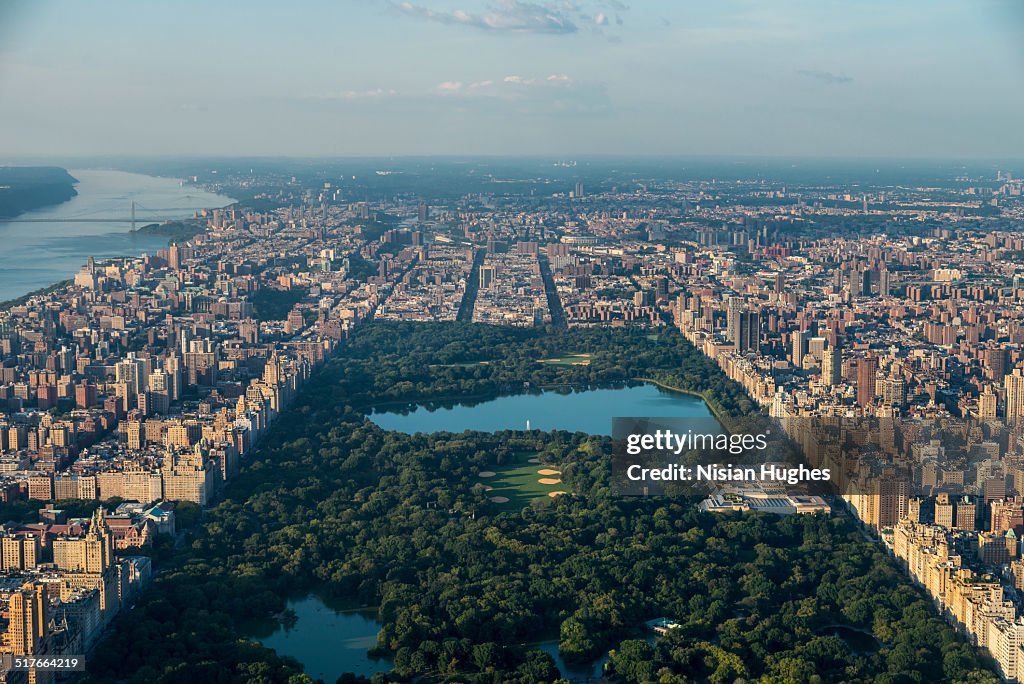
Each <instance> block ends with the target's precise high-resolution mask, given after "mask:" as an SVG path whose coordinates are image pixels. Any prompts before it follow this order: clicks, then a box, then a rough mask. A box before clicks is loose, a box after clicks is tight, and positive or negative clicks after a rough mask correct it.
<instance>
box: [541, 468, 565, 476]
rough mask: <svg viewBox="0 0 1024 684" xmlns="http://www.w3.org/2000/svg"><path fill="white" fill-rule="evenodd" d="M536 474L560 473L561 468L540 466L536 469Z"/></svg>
mask: <svg viewBox="0 0 1024 684" xmlns="http://www.w3.org/2000/svg"><path fill="white" fill-rule="evenodd" d="M537 474H538V475H561V474H562V471H561V470H552V469H551V468H541V469H540V470H538V471H537Z"/></svg>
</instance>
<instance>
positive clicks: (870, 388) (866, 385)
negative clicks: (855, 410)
mask: <svg viewBox="0 0 1024 684" xmlns="http://www.w3.org/2000/svg"><path fill="white" fill-rule="evenodd" d="M877 375H878V359H877V358H876V357H874V356H866V357H864V358H862V359H860V360H859V361H858V362H857V404H858V405H859V406H861V407H862V408H863V407H865V406H868V405H869V404H871V403H872V402H873V401H874V400H875V381H876V376H877Z"/></svg>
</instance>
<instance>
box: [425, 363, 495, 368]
mask: <svg viewBox="0 0 1024 684" xmlns="http://www.w3.org/2000/svg"><path fill="white" fill-rule="evenodd" d="M489 363H491V362H490V361H467V362H466V363H432V364H430V367H431V368H473V367H475V366H486V365H487V364H489Z"/></svg>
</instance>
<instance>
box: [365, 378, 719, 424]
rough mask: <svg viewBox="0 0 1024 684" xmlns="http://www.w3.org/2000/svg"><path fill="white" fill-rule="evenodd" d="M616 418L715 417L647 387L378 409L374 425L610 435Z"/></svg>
mask: <svg viewBox="0 0 1024 684" xmlns="http://www.w3.org/2000/svg"><path fill="white" fill-rule="evenodd" d="M616 416H648V417H652V418H654V417H657V418H665V417H681V418H712V417H713V415H712V413H711V411H710V409H708V406H707V404H705V403H704V400H703V399H701V398H700V397H695V396H691V395H689V394H681V393H679V392H671V391H669V390H664V389H662V388H660V387H658V386H657V385H652V384H649V383H644V384H638V385H633V386H627V387H616V388H606V389H591V390H578V391H574V392H556V391H552V390H548V391H544V392H535V393H532V394H514V395H509V396H502V397H497V398H495V399H489V400H486V401H480V402H476V403H449V404H426V405H423V406H416V407H414V408H413V409H412V410H411V411H410V410H404V409H391V408H388V409H379V410H377V411H374V412H373V413H372V414H371V415H370V416H369V418H370V420H372V421H373V422H374V423H376V424H377V425H379V426H380V427H382V428H384V429H385V430H395V431H398V432H405V433H407V434H415V433H417V432H444V431H447V432H462V431H463V430H477V431H480V432H497V431H499V430H525V429H526V421H530V428H531V429H534V430H568V431H570V432H586V433H588V434H592V435H611V431H612V418H614V417H616Z"/></svg>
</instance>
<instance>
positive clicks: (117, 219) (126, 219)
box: [0, 201, 186, 232]
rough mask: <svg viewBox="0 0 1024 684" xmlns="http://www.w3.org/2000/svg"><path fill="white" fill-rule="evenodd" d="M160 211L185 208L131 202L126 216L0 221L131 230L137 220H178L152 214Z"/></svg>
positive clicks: (155, 221)
mask: <svg viewBox="0 0 1024 684" xmlns="http://www.w3.org/2000/svg"><path fill="white" fill-rule="evenodd" d="M136 209H138V210H139V211H142V212H146V214H145V215H144V216H136ZM161 211H173V212H175V213H176V214H178V215H180V214H181V212H182V211H186V209H184V208H182V207H162V208H156V209H154V208H150V207H144V206H142V205H141V204H137V203H136V202H134V201H133V202H132V206H131V214H130V215H128V216H112V217H111V216H106V217H98V216H89V215H85V216H81V217H77V218H76V217H67V216H63V217H54V218H18V217H15V218H0V223H130V224H132V231H133V232H134V231H135V224H136V223H137V222H138V221H144V222H146V223H159V222H163V221H176V220H179V219H178V216H168V217H163V216H153V215H152V214H153V213H154V212H161Z"/></svg>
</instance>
